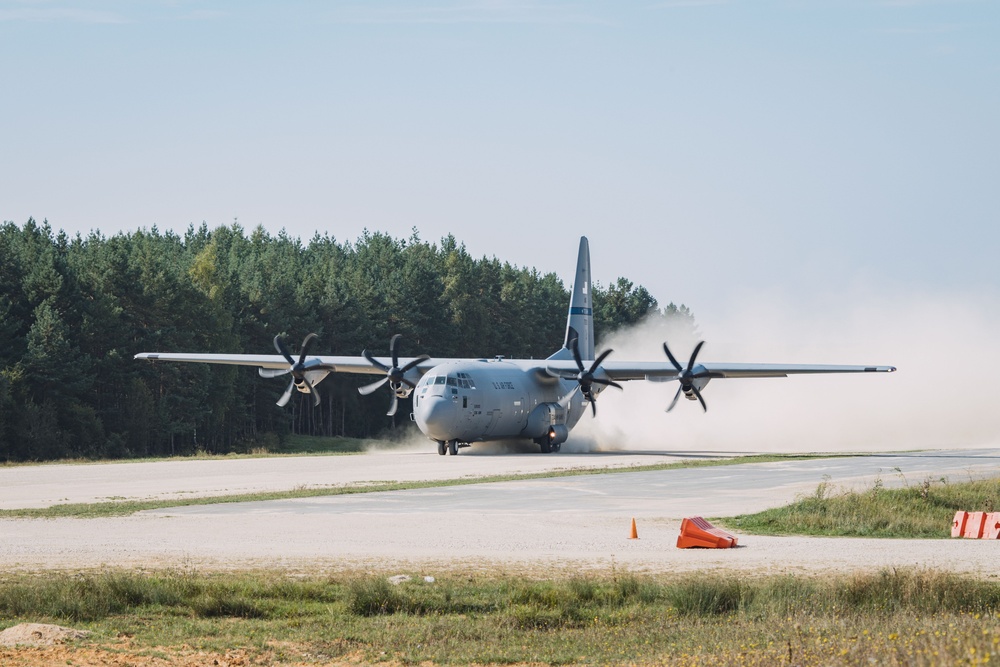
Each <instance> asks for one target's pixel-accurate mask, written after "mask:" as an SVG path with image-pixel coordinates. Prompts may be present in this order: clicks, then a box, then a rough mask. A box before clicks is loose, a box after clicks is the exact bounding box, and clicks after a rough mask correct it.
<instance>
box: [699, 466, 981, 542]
mask: <svg viewBox="0 0 1000 667" xmlns="http://www.w3.org/2000/svg"><path fill="white" fill-rule="evenodd" d="M998 506H1000V478H994V479H984V480H978V481H970V482H961V483H954V484H951V483H947V482H946V481H945V480H943V479H942V480H938V481H937V482H932V481H931V480H930V479H925V480H923V481H922V482H921V483H920V484H919V485H907V486H905V487H904V488H900V489H886V488H884V487H883V485H882V482H881V479H877V480H876V481H875V483H874V484H872V485H871V486H870V487H869V488H867V489H865V490H864V491H860V492H858V491H837V490H835V489H832V488H831V487H830V485H829V484H828V483H826V482H824V483H821V484H820V485H819V486H818V487H817V488H816V492H815V493H814V494H813V495H811V496H807V497H804V498H800V499H799V500H798V501H796V502H794V503H792V504H790V505H786V506H784V507H777V508H773V509H769V510H765V511H763V512H758V513H756V514H744V515H740V516H736V517H732V518H724V519H716V520H717V521H718V522H719V523H721V524H723V525H725V526H727V527H728V528H731V529H734V530H739V531H742V532H747V533H756V534H760V535H831V536H849V537H910V538H919V537H932V538H944V537H950V536H951V522H952V519H953V518H954V516H955V512H956V511H959V510H965V511H986V512H992V511H994V508H995V507H998Z"/></svg>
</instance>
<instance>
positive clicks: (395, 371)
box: [358, 334, 430, 417]
mask: <svg viewBox="0 0 1000 667" xmlns="http://www.w3.org/2000/svg"><path fill="white" fill-rule="evenodd" d="M400 338H402V334H396V335H395V336H393V337H392V339H391V340H390V341H389V354H390V355H391V356H392V366H386V365H385V364H383V363H382V362H381V361H379V360H378V359H376V358H375V357H373V356H372V354H371V352H369V351H368V350H364V351H362V352H361V354H362V355H364V358H365V359H367V360H368V363H370V364H371V365H372V366H374V367H375V368H377V369H379V370H380V371H384V372H385V377H384V378H382V379H381V380H377V381H376V382H372V383H371V384H366V385H365V386H363V387H358V391H359V392H360V393H361V394H363V395H365V396H367V395H368V394H370V393H372V392H373V391H375V390H376V389H378V388H379V387H381V386H382V385H384V384H385V383H387V382H388V383H389V389H391V390H392V404H391V405H390V406H389V412H387V413H386V415H387V416H389V417H391V416H393V415H394V414H396V408H398V407H399V399H400V398H406V397H407V396H409V395H410V392H411V391H413V390H414V389H415V388H416V386H417V385H416V384H414V383H413V382H410V381H409V380H407V379H406V373H407V371H409V370H410V369H412V368H413V367H415V366H416V365H417V364H419V363H420V362H422V361H426V360H427V359H430V357H429V356H428V355H426V354H421V355H420V356H419V357H417V358H416V359H413V360H412V361H410V362H409V363H407V364H406V365H405V366H403V367H402V368H400V367H399V339H400ZM404 385H405V386H406V387H407V388H404Z"/></svg>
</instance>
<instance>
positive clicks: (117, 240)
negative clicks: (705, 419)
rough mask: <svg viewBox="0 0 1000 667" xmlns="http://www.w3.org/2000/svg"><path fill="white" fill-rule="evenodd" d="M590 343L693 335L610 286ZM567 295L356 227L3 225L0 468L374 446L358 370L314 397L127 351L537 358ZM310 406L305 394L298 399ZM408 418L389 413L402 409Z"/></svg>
mask: <svg viewBox="0 0 1000 667" xmlns="http://www.w3.org/2000/svg"><path fill="white" fill-rule="evenodd" d="M593 296H594V310H595V330H596V332H597V336H598V340H600V337H601V336H602V335H604V334H607V333H609V332H611V331H613V330H615V329H617V328H619V327H622V326H626V325H630V324H635V323H637V322H639V321H640V320H643V319H644V318H650V317H658V318H662V319H664V320H665V321H666V320H669V321H671V322H680V323H681V324H682V325H683V326H685V327H688V328H690V329H691V330H693V329H694V318H693V316H692V314H691V312H690V310H689V309H687V308H686V307H684V306H680V307H678V306H675V305H674V304H672V303H671V304H669V305H668V306H666V307H662V308H661V307H660V306H659V305H658V303H657V301H656V299H655V298H653V296H652V295H651V294H650V293H649V292H648V291H647V290H646V288H644V287H642V286H636V285H633V283H631V282H630V281H628V280H627V279H625V278H619V279H618V280H617V281H616V282H615V283H614V284H612V285H609V286H607V287H603V286H600V285H596V286H595V288H594V295H593ZM568 301H569V293H568V291H567V288H566V286H564V285H563V283H562V281H561V280H559V278H558V277H557V276H556V275H555V274H553V273H546V274H542V273H540V272H539V271H537V270H536V269H533V268H532V269H529V268H523V267H517V266H513V265H511V264H510V263H507V262H501V261H500V260H498V259H497V258H495V257H482V258H478V259H477V258H474V257H472V256H471V255H470V254H469V253H468V252H467V251H466V249H465V246H464V244H461V243H460V242H459V241H457V240H456V239H455V238H454V237H453V236H447V237H445V238H443V239H441V241H440V242H439V243H428V242H426V241H423V240H421V239H420V238H419V235H418V234H417V232H416V230H414V232H413V235H412V236H411V237H410V238H408V239H400V238H393V237H391V236H389V235H386V234H381V233H375V232H367V231H366V232H365V233H364V234H363V235H362V236H361V237H360V238H359V239H357V240H356V241H354V242H338V241H337V240H336V239H335V238H333V237H332V236H330V235H322V236H321V235H319V234H316V235H315V236H313V238H311V239H310V240H309V242H308V243H303V242H302V241H301V240H300V239H298V238H294V237H291V236H289V235H288V234H287V233H286V232H285V231H281V232H279V233H278V234H277V235H276V236H272V235H270V234H269V233H268V232H267V231H265V230H264V229H263V228H262V227H258V228H256V229H254V230H253V231H251V232H250V233H249V234H247V233H245V231H244V230H243V229H242V227H240V226H239V225H238V224H235V223H234V224H233V225H231V226H229V227H225V226H221V227H218V228H215V229H212V230H210V229H209V228H208V226H207V225H205V224H202V225H201V226H200V227H198V228H195V227H194V226H191V227H189V228H188V230H187V232H186V233H185V234H184V235H183V236H181V235H178V234H176V233H173V232H169V231H168V232H160V231H158V230H157V228H156V227H153V228H152V229H148V230H147V229H142V230H138V231H134V232H129V233H119V234H116V235H114V236H111V237H105V236H103V235H102V234H101V233H100V232H96V231H95V232H92V233H91V234H89V235H88V236H86V237H83V236H80V235H77V236H75V237H74V238H70V237H68V236H67V235H66V234H65V233H64V232H62V231H59V232H53V230H52V228H51V227H50V225H49V224H48V222H43V223H42V224H38V223H37V222H36V221H34V220H31V219H29V220H28V221H27V222H26V223H25V224H24V225H21V226H18V225H17V224H15V223H13V222H5V223H3V225H2V226H0V460H7V461H23V460H50V459H59V458H67V457H73V458H78V457H84V458H127V457H145V456H165V455H178V454H189V453H193V452H195V451H199V450H201V451H207V452H212V453H225V452H230V451H245V450H246V449H248V448H250V447H253V446H257V445H259V444H268V443H275V442H277V441H279V440H280V439H281V438H283V437H284V436H285V435H287V434H289V433H304V434H312V435H327V436H333V435H347V436H355V437H369V436H373V435H377V434H379V433H380V432H382V431H383V430H385V429H387V428H392V427H393V426H394V425H395V424H394V423H393V421H392V420H391V419H390V418H388V417H386V415H385V409H386V406H387V403H388V396H386V400H384V401H380V400H378V396H379V394H376V395H375V396H373V397H362V396H360V395H359V394H358V392H357V387H358V386H359V385H361V384H365V383H367V382H371V380H372V378H365V377H364V376H347V375H336V374H334V375H330V376H329V377H327V379H326V380H324V381H323V383H322V384H321V385H320V387H319V389H320V393H321V395H322V398H323V402H322V403H321V405H320V406H318V407H316V408H314V407H313V405H312V401H311V399H309V398H308V397H305V396H301V395H299V394H298V393H297V392H296V394H295V395H293V397H292V398H293V400H292V401H290V402H289V406H288V407H287V408H285V409H282V408H279V407H277V406H276V405H275V401H276V400H277V399H278V397H279V396H280V395H281V393H282V392H283V391H284V388H285V386H286V384H287V378H283V381H279V380H273V379H272V380H266V379H262V378H260V377H258V375H257V373H256V372H255V371H254V370H253V369H250V368H245V367H233V366H218V365H205V364H169V363H147V362H140V361H135V360H133V358H132V357H133V355H134V354H136V353H137V352H154V351H159V352H230V353H234V352H247V353H260V354H268V353H273V350H274V348H273V343H272V339H273V338H274V336H275V335H282V336H283V337H285V338H286V341H287V343H288V345H289V347H290V348H291V349H292V350H293V353H294V350H296V349H297V347H298V345H299V343H300V341H301V340H302V338H303V337H304V335H305V334H306V333H308V332H316V333H317V334H319V340H318V341H317V342H316V343H315V344H314V345H313V346H312V348H311V350H310V353H311V354H346V355H357V354H360V352H361V350H362V349H364V348H367V349H368V350H370V351H372V352H373V353H374V354H375V355H376V356H380V357H383V358H384V357H386V356H387V353H388V342H389V338H390V337H391V336H392V335H393V334H396V333H400V334H402V335H403V340H402V355H403V356H414V355H417V354H422V353H426V354H429V355H431V356H432V357H472V356H493V355H495V354H503V355H505V356H508V357H521V358H531V357H534V358H543V357H545V356H547V355H548V354H550V353H551V352H552V351H554V350H555V349H557V348H558V347H559V346H560V345H561V344H562V342H563V335H564V328H565V312H566V307H567V304H568ZM303 399H304V400H303ZM408 412H409V410H408V409H406V406H405V404H404V406H402V407H401V409H400V411H399V414H400V415H405V414H407V413H408Z"/></svg>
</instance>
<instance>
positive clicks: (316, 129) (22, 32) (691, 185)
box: [0, 0, 1000, 362]
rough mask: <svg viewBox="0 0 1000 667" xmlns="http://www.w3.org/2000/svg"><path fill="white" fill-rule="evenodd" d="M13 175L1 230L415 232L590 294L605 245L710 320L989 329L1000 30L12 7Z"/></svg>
mask: <svg viewBox="0 0 1000 667" xmlns="http://www.w3.org/2000/svg"><path fill="white" fill-rule="evenodd" d="M0 158H2V159H0V219H3V220H11V221H14V222H16V223H18V224H21V223H23V222H24V221H25V220H26V219H27V218H28V217H29V216H33V217H35V218H36V219H38V220H41V219H45V218H47V219H48V220H49V221H50V223H51V224H52V226H53V227H55V228H57V229H58V228H62V229H65V230H66V231H68V232H70V233H71V234H75V233H77V232H82V233H84V234H86V233H87V232H88V231H89V230H91V229H99V230H100V231H102V232H104V233H105V234H112V233H115V232H117V231H120V230H132V229H136V228H139V227H150V226H152V225H154V224H155V225H157V226H158V227H159V228H160V229H161V230H166V229H174V230H178V231H183V230H184V229H185V228H186V227H187V226H188V225H189V224H190V223H195V224H200V223H201V222H202V221H205V222H207V223H208V224H209V225H210V226H213V227H214V226H217V225H224V224H230V223H232V221H233V220H234V218H235V219H238V221H239V222H240V224H242V225H243V226H244V227H245V228H246V229H248V230H249V229H251V228H253V227H255V226H256V225H258V224H261V225H263V226H264V227H265V228H267V229H268V230H270V231H271V232H277V231H278V230H279V229H281V228H282V227H284V228H286V229H287V230H288V231H289V232H291V233H292V234H293V235H297V236H301V237H302V238H303V239H304V240H307V239H308V238H309V237H311V236H312V235H313V234H314V233H315V232H317V231H319V232H321V233H324V232H328V233H330V234H332V235H333V236H335V237H336V238H338V239H340V240H354V239H356V238H357V237H358V236H359V235H360V233H361V231H362V230H363V229H364V228H368V229H371V230H379V231H386V232H389V233H391V234H393V235H395V236H409V235H410V230H411V228H413V227H416V228H418V229H419V232H420V236H421V237H422V238H423V239H426V240H432V241H433V240H437V239H439V238H440V237H442V236H443V235H445V234H448V233H454V234H455V235H456V236H457V237H458V238H459V239H460V240H462V241H464V242H465V243H466V245H467V247H468V248H469V250H470V252H472V253H473V254H474V255H476V256H481V255H484V254H487V255H496V256H498V257H499V258H501V259H503V260H509V261H511V262H513V263H515V264H518V265H529V266H537V267H538V268H539V269H541V270H543V271H550V270H552V271H556V272H558V273H559V275H560V276H561V277H562V278H563V279H564V280H566V281H568V280H569V279H570V276H571V271H572V263H573V261H574V259H575V253H576V250H575V249H576V244H577V239H578V237H579V236H580V235H581V234H586V235H587V236H589V237H590V240H591V250H592V255H593V260H594V270H595V275H596V277H597V278H598V279H599V280H601V281H602V282H604V283H605V284H607V283H608V282H610V281H612V280H614V279H615V278H616V277H617V276H619V275H625V276H627V277H629V278H631V279H632V280H634V281H635V282H637V283H641V284H644V285H646V286H647V287H648V288H649V289H650V291H651V292H652V293H653V294H654V295H655V296H656V297H657V298H659V299H660V300H661V301H662V302H667V301H676V302H684V303H687V304H688V305H690V306H691V307H692V308H693V309H694V311H695V313H696V315H699V316H700V317H702V318H703V320H704V321H707V322H711V321H712V319H713V317H718V316H720V314H721V313H723V312H725V311H727V309H729V310H732V309H733V308H737V307H738V306H737V304H738V302H739V301H740V300H741V299H756V298H761V296H760V295H765V296H766V297H767V298H769V299H774V300H777V301H779V302H782V303H786V304H789V307H790V308H792V309H794V308H807V307H808V305H809V304H811V303H832V302H835V301H836V300H837V299H838V297H839V295H840V294H842V293H843V294H848V295H850V296H851V298H863V297H866V296H871V297H872V298H873V299H875V300H876V301H877V300H878V299H892V298H893V297H894V295H906V297H907V298H908V299H910V300H911V301H912V300H913V299H914V298H915V297H914V295H920V294H922V293H924V292H926V293H928V294H933V295H941V294H944V295H949V294H963V295H964V294H972V295H976V296H977V298H978V297H982V296H984V295H985V297H986V301H985V303H987V304H989V303H992V302H991V301H990V299H991V298H994V297H997V295H1000V270H998V269H997V255H998V251H1000V3H996V2H992V1H985V0H983V1H975V0H969V1H963V0H950V1H949V0H940V1H933V0H927V1H920V0H895V1H891V0H889V1H885V2H878V1H874V0H836V1H834V0H830V1H828V2H827V1H809V0H785V1H781V2H778V1H775V2H770V1H763V2H750V1H743V2H739V1H735V0H734V1H732V2H726V1H724V0H720V1H711V0H704V1H700V0H676V1H666V2H648V3H623V2H535V1H532V0H521V1H518V2H506V1H504V0H495V1H492V2H491V1H482V2H480V1H477V0H467V1H464V2H452V1H450V0H436V1H435V2H431V3H426V4H425V3H422V2H349V3H344V2H282V3H262V2H248V1H244V2H200V1H194V0H191V1H185V0H176V1H162V2H156V1H147V2H125V1H121V0H119V1H115V0H108V1H105V2H101V1H99V0H98V1H94V2H74V1H73V0H65V1H63V0H53V1H49V0H23V1H17V0H14V1H11V0H0ZM928 353H929V354H932V353H934V351H932V350H928ZM848 361H850V360H848ZM864 361H865V362H867V360H864ZM877 361H879V362H893V360H892V359H888V360H886V359H878V360H877Z"/></svg>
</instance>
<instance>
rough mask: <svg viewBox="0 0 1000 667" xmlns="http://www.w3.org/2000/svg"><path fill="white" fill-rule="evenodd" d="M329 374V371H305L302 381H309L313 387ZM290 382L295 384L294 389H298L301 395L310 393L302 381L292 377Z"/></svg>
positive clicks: (307, 386)
mask: <svg viewBox="0 0 1000 667" xmlns="http://www.w3.org/2000/svg"><path fill="white" fill-rule="evenodd" d="M329 374H330V371H326V370H322V371H306V373H305V378H304V379H305V380H309V382H310V384H312V386H314V387H315V386H316V385H318V384H319V383H320V382H322V381H323V380H325V379H326V376H327V375H329ZM292 382H294V383H295V388H296V389H298V390H299V391H301V392H302V393H303V394H308V393H310V391H309V385H308V384H306V383H305V382H304V381H303V380H301V379H298V378H294V377H293V378H292Z"/></svg>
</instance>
